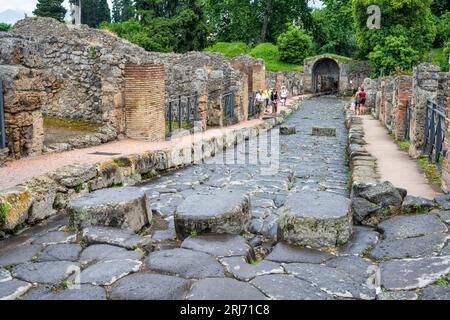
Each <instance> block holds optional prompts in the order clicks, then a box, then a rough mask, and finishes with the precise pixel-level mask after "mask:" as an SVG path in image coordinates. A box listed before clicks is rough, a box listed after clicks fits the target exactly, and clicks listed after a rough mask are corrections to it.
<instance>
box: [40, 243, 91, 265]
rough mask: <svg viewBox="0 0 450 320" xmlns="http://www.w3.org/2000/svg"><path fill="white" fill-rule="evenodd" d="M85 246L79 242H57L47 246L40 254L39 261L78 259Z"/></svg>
mask: <svg viewBox="0 0 450 320" xmlns="http://www.w3.org/2000/svg"><path fill="white" fill-rule="evenodd" d="M81 250H83V248H82V247H81V246H80V245H79V244H55V245H51V246H48V247H46V248H45V249H44V250H43V251H42V254H41V255H40V256H39V259H38V261H39V262H45V261H78V256H79V255H80V252H81Z"/></svg>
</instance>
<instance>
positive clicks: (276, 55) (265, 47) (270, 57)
mask: <svg viewBox="0 0 450 320" xmlns="http://www.w3.org/2000/svg"><path fill="white" fill-rule="evenodd" d="M250 55H251V56H252V57H254V58H258V59H263V60H264V61H265V63H266V70H267V71H272V72H279V71H300V72H302V71H303V65H299V64H291V63H286V62H282V61H280V52H279V51H278V47H277V46H276V45H274V44H272V43H261V44H259V45H257V46H256V47H255V48H253V49H252V50H251V51H250Z"/></svg>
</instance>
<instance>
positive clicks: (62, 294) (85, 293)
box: [23, 284, 106, 301]
mask: <svg viewBox="0 0 450 320" xmlns="http://www.w3.org/2000/svg"><path fill="white" fill-rule="evenodd" d="M23 300H71V301H73V300H76V301H83V300H84V301H88V300H92V301H99V300H106V291H105V289H103V288H102V287H98V286H93V285H90V284H81V285H79V286H72V287H69V288H67V289H65V290H63V291H59V290H58V291H55V290H53V289H52V288H51V287H42V286H41V287H39V288H37V289H32V290H30V291H29V292H28V293H27V294H26V295H24V296H23Z"/></svg>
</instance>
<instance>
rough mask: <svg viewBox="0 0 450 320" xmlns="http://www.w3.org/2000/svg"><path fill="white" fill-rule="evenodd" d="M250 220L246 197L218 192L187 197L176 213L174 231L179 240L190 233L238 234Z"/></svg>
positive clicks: (234, 193)
mask: <svg viewBox="0 0 450 320" xmlns="http://www.w3.org/2000/svg"><path fill="white" fill-rule="evenodd" d="M250 219H251V214H250V199H249V197H248V196H247V195H245V194H243V193H240V192H229V191H223V190H219V191H215V192H214V193H213V194H210V195H194V196H190V197H188V198H186V200H185V201H183V202H182V203H181V204H180V205H179V206H178V208H177V210H176V212H175V229H176V231H177V235H178V236H179V237H180V238H181V239H185V238H186V237H188V236H190V235H191V234H193V233H196V234H202V233H225V234H241V233H242V232H244V231H246V230H247V229H248V227H249V224H250Z"/></svg>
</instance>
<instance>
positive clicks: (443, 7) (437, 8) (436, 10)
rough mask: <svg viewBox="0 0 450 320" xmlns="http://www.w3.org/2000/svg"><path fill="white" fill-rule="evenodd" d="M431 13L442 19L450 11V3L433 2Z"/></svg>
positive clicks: (443, 0) (436, 0)
mask: <svg viewBox="0 0 450 320" xmlns="http://www.w3.org/2000/svg"><path fill="white" fill-rule="evenodd" d="M431 11H432V12H433V14H434V15H435V16H438V17H440V16H441V15H443V14H444V13H446V12H449V11H450V1H448V0H433V1H432V2H431Z"/></svg>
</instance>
